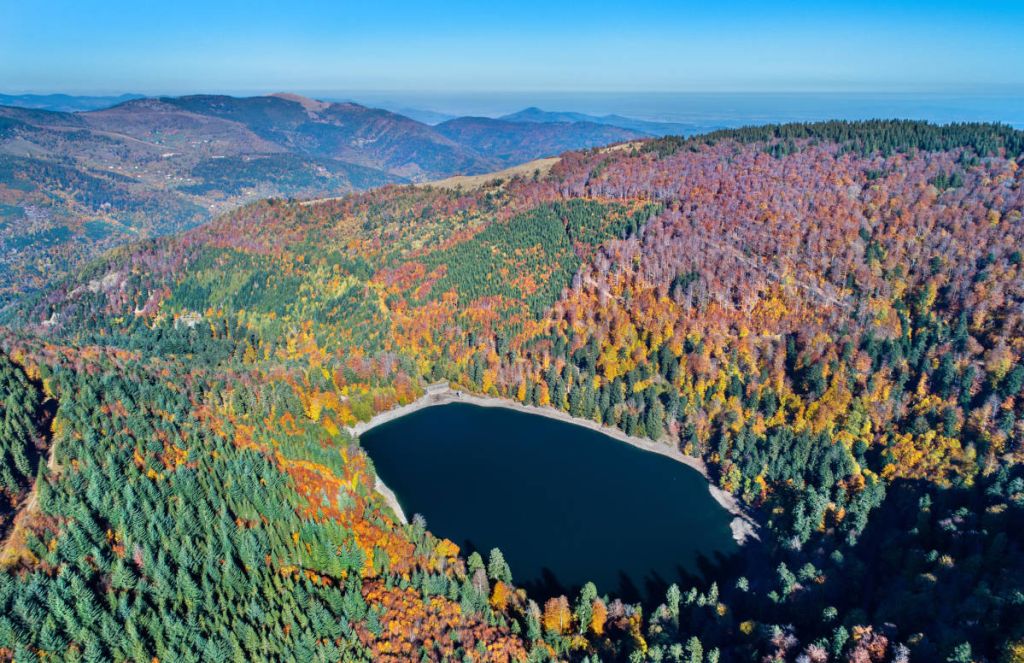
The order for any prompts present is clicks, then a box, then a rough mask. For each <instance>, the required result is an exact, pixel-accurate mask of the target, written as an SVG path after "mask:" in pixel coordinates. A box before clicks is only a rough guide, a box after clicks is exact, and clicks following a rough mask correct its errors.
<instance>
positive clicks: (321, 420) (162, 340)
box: [0, 122, 1024, 662]
mask: <svg viewBox="0 0 1024 663" xmlns="http://www.w3.org/2000/svg"><path fill="white" fill-rule="evenodd" d="M1022 158H1024V133H1022V132H1018V131H1013V130H1011V129H1008V128H1006V127H1000V126H992V125H953V126H946V127H936V126H932V125H927V124H922V123H911V122H868V123H852V124H850V123H839V122H837V123H825V124H816V125H787V126H772V127H761V128H757V129H751V130H740V131H733V132H721V133H718V134H715V135H713V136H709V137H701V138H696V139H690V140H684V139H664V140H656V141H648V142H646V143H644V144H643V145H642V146H640V147H639V148H638V149H630V150H613V151H609V150H590V151H585V152H575V153H568V154H565V155H563V156H562V158H561V159H560V161H559V162H558V163H557V164H555V165H554V166H553V167H552V168H551V169H550V171H549V172H548V173H547V174H546V175H544V176H541V177H536V178H535V177H533V176H532V175H527V176H522V177H514V178H512V179H510V180H509V181H507V182H505V183H504V184H503V186H502V187H501V188H500V190H495V189H493V188H491V189H487V188H485V189H481V190H474V191H456V190H451V189H445V188H436V187H386V188H383V189H379V190H375V191H372V192H369V193H364V194H357V195H352V196H348V197H345V198H342V199H338V200H332V201H327V202H323V203H320V204H315V205H300V204H294V203H288V202H284V201H280V200H272V201H263V202H259V203H253V204H251V205H248V206H245V207H242V208H240V209H237V210H235V211H233V212H231V213H229V214H227V215H225V216H223V217H221V218H220V219H218V220H216V221H215V222H213V223H211V224H209V225H207V226H204V227H202V228H199V229H195V230H192V231H190V232H188V233H185V234H182V235H178V236H174V237H169V238H162V239H160V240H157V241H147V242H143V243H139V244H136V245H133V246H130V247H126V248H124V249H121V250H118V251H115V252H113V253H111V254H108V255H107V256H105V257H104V258H103V259H101V260H99V261H97V262H95V263H94V264H92V265H90V267H89V268H88V269H86V270H85V271H83V272H81V273H80V274H78V275H76V276H75V277H74V278H71V279H69V280H68V281H67V282H66V283H65V284H63V285H62V286H60V287H59V288H56V289H53V290H51V291H49V292H47V293H45V294H41V295H39V296H37V297H34V298H32V299H31V300H30V301H25V302H23V303H22V304H21V306H20V307H19V308H18V309H17V310H16V311H13V312H11V313H9V315H8V316H7V317H8V319H9V321H11V322H20V325H19V329H18V330H16V331H12V332H11V333H9V334H8V335H6V336H5V337H4V338H3V342H2V346H3V349H4V351H5V352H6V354H7V355H8V357H9V361H10V362H11V363H13V364H15V365H16V367H15V368H12V370H15V371H20V372H21V373H13V375H15V378H13V379H8V380H6V381H5V382H0V388H3V389H7V390H9V391H10V392H11V393H16V394H19V396H17V397H14V398H11V399H8V400H6V401H5V402H8V403H11V404H12V405H10V406H9V407H10V408H11V411H12V412H17V413H18V417H16V420H18V421H23V422H25V424H24V425H23V426H22V428H24V429H26V430H29V431H31V430H33V427H34V424H32V423H31V422H36V421H37V420H38V417H35V416H34V415H32V412H33V411H34V409H35V408H36V407H37V403H38V402H39V401H40V400H41V399H51V400H52V401H53V402H56V403H59V407H58V408H57V412H56V417H55V419H54V421H53V423H52V424H51V425H50V427H49V428H50V429H51V430H52V440H50V441H49V442H48V443H47V444H48V449H49V451H48V454H49V455H50V456H52V458H53V462H52V463H50V464H44V463H42V458H41V454H35V455H31V454H30V455H29V456H28V457H26V459H25V462H22V465H25V464H26V463H27V465H28V467H27V468H26V469H27V471H20V474H14V473H13V472H12V475H13V476H14V477H15V480H14V483H13V485H15V490H16V491H17V493H16V494H19V495H20V494H22V491H24V485H25V484H24V481H23V480H21V479H19V478H18V477H26V476H38V478H37V479H36V485H35V493H34V494H35V495H36V496H37V497H36V499H35V500H34V501H32V502H29V503H27V504H26V506H25V507H24V508H23V510H22V512H21V513H19V517H18V519H17V520H16V521H15V525H14V527H13V529H12V530H11V531H9V532H8V534H7V536H6V538H5V539H4V542H3V544H4V545H3V550H2V552H0V559H2V560H4V562H5V564H7V565H8V568H9V569H11V571H8V572H7V573H6V574H3V575H0V656H5V657H10V656H11V655H12V654H13V656H14V657H16V658H17V659H18V660H22V659H25V658H27V657H29V656H36V655H39V654H46V655H47V656H54V657H56V656H69V657H74V656H77V655H79V654H82V655H84V657H85V658H89V659H93V660H98V659H100V658H109V659H114V660H144V659H150V658H152V657H157V658H159V659H161V660H200V659H202V660H222V659H228V658H235V659H240V660H242V659H252V658H261V657H280V656H293V657H296V658H299V659H302V660H314V659H317V658H319V659H327V660H374V661H406V660H438V661H439V660H460V659H467V658H472V659H473V660H496V661H504V660H526V658H527V657H528V656H529V657H530V659H531V660H551V659H559V660H572V661H582V660H594V659H595V658H599V659H600V660H609V661H610V660H630V661H632V660H651V661H664V660H682V659H683V657H688V659H689V660H694V661H697V660H700V661H734V660H736V661H745V660H807V661H831V660H834V661H842V660H847V661H874V662H878V661H906V660H921V661H942V660H963V661H967V660H977V661H995V660H998V659H999V657H1001V656H1005V657H1006V658H1007V660H1013V658H1012V657H1013V656H1014V655H1016V654H1015V652H1019V651H1020V648H1021V647H1022V645H1024V601H1022V600H1021V597H1022V596H1024V566H1022V564H1024V537H1022V536H1021V532H1022V531H1024V529H1022V528H1024V468H1022V465H1021V461H1022V460H1024V445H1022V439H1024V428H1022V426H1024V424H1022V422H1024V271H1022V270H1024V258H1022V257H1021V247H1022V246H1024V221H1022V213H1024V170H1022V169H1020V168H1019V167H1018V163H1019V161H1020V160H1021V159H1022ZM20 374H24V376H25V377H26V378H27V380H28V382H27V383H26V381H25V380H22V379H21V378H19V377H17V375H20ZM440 378H447V379H449V380H450V381H452V383H453V384H454V385H456V386H457V387H458V388H459V389H463V390H466V391H470V392H476V393H481V394H491V395H499V396H502V397H506V398H510V399H514V400H517V401H520V402H526V403H532V404H535V405H538V406H542V407H551V408H556V409H560V410H567V411H568V412H570V413H572V414H574V415H576V416H580V417H586V418H591V419H593V420H595V421H598V422H602V423H605V424H608V425H611V426H616V427H619V428H621V429H623V430H624V431H626V432H629V433H630V434H633V435H640V436H646V437H649V438H652V439H654V440H658V441H660V442H661V443H663V444H666V445H672V446H674V447H675V448H677V449H679V450H681V451H683V452H685V453H687V454H691V455H695V456H699V457H701V458H702V459H703V460H704V461H705V463H706V464H707V466H708V468H709V472H710V474H711V476H712V479H713V481H715V483H717V484H718V486H720V487H721V488H722V489H723V490H726V491H729V492H731V493H733V494H734V495H735V496H736V498H737V499H739V500H740V501H741V502H742V503H743V504H744V505H745V506H746V508H747V509H748V510H749V512H750V515H751V517H753V518H755V519H756V520H758V521H759V522H760V523H761V524H762V525H763V527H762V531H763V532H764V534H765V536H764V537H763V539H764V542H763V543H761V544H755V545H752V546H750V547H748V548H746V553H745V554H744V555H743V556H741V557H740V558H739V559H737V560H735V561H734V562H733V563H731V564H730V565H729V567H728V571H727V572H726V571H723V572H722V573H727V575H720V576H716V577H713V578H708V579H706V580H698V581H695V585H694V586H693V587H692V588H688V587H682V588H680V587H676V586H672V587H670V588H669V591H668V592H667V594H666V597H665V601H664V604H663V605H661V606H659V607H657V608H656V609H654V610H651V611H644V610H642V609H641V608H640V607H639V606H629V605H624V604H623V603H622V602H621V601H619V600H618V599H617V598H616V597H614V596H609V595H607V594H606V593H604V592H606V591H607V590H606V589H604V588H594V587H592V586H587V587H584V589H583V591H582V592H581V593H580V595H579V596H577V597H552V598H550V600H548V601H547V602H545V603H544V605H543V606H540V605H538V604H537V603H536V602H535V601H534V599H535V598H536V597H531V596H528V595H527V594H526V593H525V592H524V591H522V590H519V589H516V588H515V587H514V582H515V580H514V571H515V570H514V569H511V570H510V569H509V568H508V567H507V564H505V562H504V560H503V558H502V556H501V555H500V554H498V553H492V555H491V558H490V560H489V561H488V562H487V563H485V562H484V560H482V559H481V558H480V556H479V555H477V556H473V557H470V558H469V559H468V560H464V559H462V558H460V556H459V551H458V547H457V546H455V544H453V543H452V542H450V541H438V540H437V539H436V538H434V537H432V536H431V535H430V534H429V532H428V531H427V530H426V529H425V525H424V523H423V522H422V521H414V522H413V523H411V524H409V525H402V524H400V523H398V522H397V521H396V520H395V519H394V518H393V517H392V515H391V514H390V513H389V511H388V509H387V507H386V506H385V505H384V502H383V500H382V499H381V498H380V497H379V496H378V495H377V494H376V493H375V492H374V491H373V485H374V477H373V470H372V467H371V466H370V465H369V464H368V463H367V460H366V457H365V455H364V454H363V452H362V451H361V450H360V448H359V446H358V442H357V441H356V440H353V439H351V438H350V437H349V436H348V434H347V433H346V432H345V431H346V426H349V425H352V424H354V423H355V422H356V421H358V420H366V419H368V418H369V417H370V416H371V415H372V414H373V413H374V412H376V411H380V410H383V409H387V408H390V407H392V406H394V405H398V404H403V403H407V402H410V401H411V400H412V399H414V398H415V397H416V396H417V395H418V394H420V393H422V391H423V388H424V384H426V383H427V382H428V381H432V380H437V379H440ZM14 404H19V405H17V406H15V405H14ZM3 439H4V440H5V442H6V441H7V440H12V444H11V446H12V448H14V447H17V446H18V445H20V448H24V447H25V442H24V438H23V437H21V438H18V437H11V436H5V437H4V438H3ZM47 444H43V445H41V446H47ZM51 465H52V467H51ZM39 467H43V468H44V469H41V470H40V469H37V468H39ZM609 499H614V496H613V495H610V496H609ZM594 508H600V505H595V507H594ZM652 508H657V506H656V505H652Z"/></svg>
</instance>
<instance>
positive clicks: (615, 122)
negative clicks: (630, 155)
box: [501, 107, 722, 137]
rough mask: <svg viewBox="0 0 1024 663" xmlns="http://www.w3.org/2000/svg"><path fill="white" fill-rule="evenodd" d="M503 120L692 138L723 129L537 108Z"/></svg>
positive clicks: (504, 116) (505, 116) (524, 110)
mask: <svg viewBox="0 0 1024 663" xmlns="http://www.w3.org/2000/svg"><path fill="white" fill-rule="evenodd" d="M501 119H502V120H507V121H509V122H535V123H542V124H549V123H556V122H557V123H574V122H586V123H589V124H604V125H608V126H613V127H619V128H622V129H629V130H631V131H638V132H640V133H643V134H647V135H649V136H659V137H660V136H692V135H693V134H697V133H703V132H705V131H710V130H714V129H721V128H722V127H719V126H710V127H709V126H705V125H699V124H682V123H679V122H651V121H648V120H637V119H635V118H632V117H623V116H622V115H587V114H585V113H570V112H552V111H545V110H541V109H539V108H536V107H530V108H524V109H523V110H521V111H519V112H517V113H512V114H510V115H503V116H502V117H501Z"/></svg>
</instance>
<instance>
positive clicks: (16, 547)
mask: <svg viewBox="0 0 1024 663" xmlns="http://www.w3.org/2000/svg"><path fill="white" fill-rule="evenodd" d="M51 402H52V403H54V404H55V403H56V402H55V401H53V400H52V399H47V400H46V401H44V404H49V403H51ZM47 427H49V422H47ZM56 450H57V444H56V440H54V439H51V440H50V445H49V449H47V451H46V468H47V469H48V470H49V474H50V475H51V476H52V475H54V474H56V473H57V472H59V471H60V467H59V466H58V465H57V459H56V453H55V452H56ZM38 508H39V482H38V479H37V480H35V481H33V482H32V488H30V489H29V491H28V494H27V495H25V498H24V499H23V500H22V502H21V506H19V507H18V513H17V514H16V515H15V516H14V521H13V522H12V523H11V529H10V531H9V532H8V533H7V536H5V537H4V538H3V539H2V540H0V568H7V567H8V566H10V565H12V564H14V563H16V562H17V561H18V560H19V559H20V558H21V555H20V553H21V550H22V549H23V548H24V544H25V530H26V527H27V525H28V522H29V521H30V520H32V516H33V515H34V514H35V512H36V510H37V509H38Z"/></svg>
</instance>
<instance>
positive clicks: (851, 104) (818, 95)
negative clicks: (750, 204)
mask: <svg viewBox="0 0 1024 663" xmlns="http://www.w3.org/2000/svg"><path fill="white" fill-rule="evenodd" d="M274 93H292V94H299V95H302V96H307V97H311V98H315V99H320V100H326V101H352V102H355V103H359V104H362V105H366V106H371V107H378V108H384V109H387V110H390V111H393V112H397V113H403V114H410V115H412V116H418V117H419V118H421V119H422V118H425V117H426V116H430V115H436V116H437V117H436V118H433V121H442V120H443V119H445V118H446V117H459V116H482V117H500V116H502V115H508V114H511V113H515V112H517V111H520V110H523V109H525V108H529V107H538V108H541V109H542V110H545V111H551V112H574V113H584V114H588V115H621V116H624V117H629V118H635V119H640V120H647V121H658V122H672V123H680V124H691V125H695V127H699V128H709V127H719V126H720V127H736V126H742V125H745V124H763V123H772V122H801V121H820V120H829V119H844V120H864V119H877V118H884V119H914V120H927V121H930V122H936V123H948V122H1001V123H1004V124H1009V125H1011V126H1014V127H1024V92H1012V91H1011V92H1005V93H988V94H967V93H943V92H912V93H908V92H886V91H873V92H867V91H865V92H792V91H786V92H750V91H747V92H743V91H732V92H725V91H722V92H669V91H635V92H599V91H582V92H551V91H490V92H484V91H454V92H448V91H430V90H340V91H330V90H298V91H295V90H288V89H284V90H273V91H270V90H241V91H237V90H236V91H203V92H188V93H184V94H176V93H165V94H147V95H144V96H149V97H158V96H187V95H188V94H226V95H230V96H236V97H237V96H259V95H265V94H274ZM0 94H10V95H12V96H16V95H23V94H24V95H48V94H71V96H97V97H118V96H121V95H131V94H142V93H139V92H136V91H134V90H127V91H123V92H122V91H117V92H111V93H107V94H103V93H95V94H93V95H75V94H72V93H67V92H63V91H59V92H8V91H2V90H0ZM424 121H427V120H426V119H424ZM433 121H431V122H430V123H433Z"/></svg>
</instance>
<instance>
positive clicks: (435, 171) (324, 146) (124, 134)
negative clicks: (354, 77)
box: [0, 94, 625, 305]
mask: <svg viewBox="0 0 1024 663" xmlns="http://www.w3.org/2000/svg"><path fill="white" fill-rule="evenodd" d="M488 132H494V133H495V134H498V135H496V136H495V137H494V138H493V139H490V138H488V136H487V135H486V134H487V133H488ZM623 136H625V134H623V133H622V132H621V131H620V130H615V131H607V130H600V131H595V130H594V127H592V126H584V125H566V126H560V127H559V128H557V129H555V128H545V129H542V130H538V129H537V125H532V124H511V123H499V124H497V125H495V126H494V127H483V128H480V129H479V130H477V131H474V132H466V133H465V135H464V136H462V137H461V138H460V136H459V135H458V134H457V133H453V134H452V135H451V136H449V135H446V134H445V133H444V132H441V131H438V130H436V129H435V128H433V127H430V126H428V125H425V124H423V123H420V122H417V121H415V120H411V119H409V118H406V117H403V116H401V115H397V114H395V113H391V112H388V111H384V110H379V109H373V108H366V107H364V106H359V105H357V104H351V103H327V102H321V101H316V100H312V99H306V98H304V97H299V96H296V95H287V94H281V95H273V96H267V97H252V98H235V97H227V96H212V95H197V96H189V97H178V98H159V99H142V98H140V99H132V100H129V101H127V102H124V103H121V104H118V105H116V106H113V107H111V108H105V109H102V110H96V111H92V112H86V113H63V112H54V111H47V110H39V109H28V108H14V107H0V175H2V177H0V205H2V207H0V241H2V242H3V243H2V251H0V305H2V304H4V303H6V302H7V301H9V300H10V299H11V298H12V297H14V296H16V295H17V294H18V293H20V292H25V291H28V290H31V289H33V288H37V287H39V286H40V285H41V284H42V282H43V281H44V280H45V279H47V278H49V277H52V276H54V275H59V274H61V273H63V272H64V271H65V270H67V269H68V268H69V267H71V266H74V265H77V264H80V263H81V262H82V261H83V260H87V259H88V258H90V257H91V256H94V255H97V254H98V253H99V252H101V251H102V250H105V249H107V248H110V247H112V246H116V245H118V244H122V243H124V242H125V241H128V240H130V239H133V238H140V237H152V236H158V235H161V234H165V233H168V232H174V231H176V230H180V229H182V228H186V227H190V226H194V225H197V224H199V223H202V222H204V221H206V220H208V219H209V218H211V217H212V216H214V215H216V214H218V213H220V212H223V211H225V210H227V209H230V208H232V207H235V206H237V205H239V204H243V203H245V202H247V201H249V200H254V199H258V198H263V197H268V196H277V197H309V198H315V197H322V196H325V195H340V194H344V193H347V192H350V191H354V190H361V189H367V188H371V187H374V186H380V185H382V184H387V183H397V182H405V181H426V180H431V179H437V178H441V177H446V176H449V175H453V174H473V173H485V172H490V171H494V170H497V169H500V168H503V167H506V166H510V165H513V164H515V163H519V162H520V161H527V160H529V159H532V158H536V157H539V156H545V155H549V154H553V153H557V152H561V151H563V150H565V149H570V148H580V147H588V146H591V145H594V144H597V143H601V142H607V141H609V140H617V139H620V138H621V137H623Z"/></svg>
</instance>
